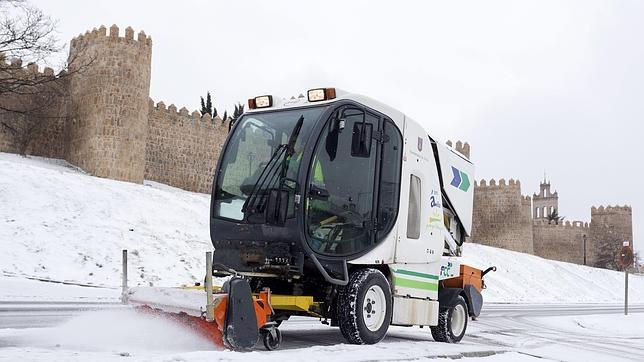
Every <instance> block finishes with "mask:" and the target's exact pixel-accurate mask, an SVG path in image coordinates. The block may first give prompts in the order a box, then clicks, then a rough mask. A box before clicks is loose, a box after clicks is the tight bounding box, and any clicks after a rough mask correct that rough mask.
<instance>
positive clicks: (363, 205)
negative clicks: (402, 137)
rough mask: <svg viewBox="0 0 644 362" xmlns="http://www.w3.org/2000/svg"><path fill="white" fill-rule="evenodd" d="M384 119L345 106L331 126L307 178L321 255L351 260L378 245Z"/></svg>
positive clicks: (312, 234)
mask: <svg viewBox="0 0 644 362" xmlns="http://www.w3.org/2000/svg"><path fill="white" fill-rule="evenodd" d="M379 122H380V117H379V116H377V115H375V114H372V113H370V112H368V111H366V110H365V109H364V108H361V107H357V106H342V107H340V108H338V110H336V111H335V112H334V113H333V114H332V116H331V117H330V119H329V120H328V121H327V124H326V126H325V128H324V129H323V131H322V134H321V135H320V138H319V140H318V143H317V145H316V148H315V151H314V153H313V157H312V159H311V163H310V169H309V172H308V180H307V187H306V189H307V191H306V197H305V228H306V232H307V241H308V243H309V246H310V247H311V249H313V251H314V252H316V253H317V254H319V255H323V256H324V255H327V256H348V255H352V254H356V253H359V252H361V251H364V250H366V249H368V248H370V247H371V246H372V245H373V243H374V240H375V235H374V229H375V225H374V220H375V218H376V213H375V212H374V204H375V200H376V198H377V192H378V191H377V189H376V188H375V180H377V178H378V176H379V174H378V173H379V169H378V168H377V164H378V163H377V161H378V149H379V146H378V143H377V142H376V139H375V137H374V136H375V135H376V133H377V131H378V129H379Z"/></svg>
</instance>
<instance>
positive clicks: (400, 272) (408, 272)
mask: <svg viewBox="0 0 644 362" xmlns="http://www.w3.org/2000/svg"><path fill="white" fill-rule="evenodd" d="M394 273H396V274H405V275H411V276H414V277H419V278H425V279H433V280H438V275H432V274H425V273H419V272H415V271H411V270H403V269H398V270H394Z"/></svg>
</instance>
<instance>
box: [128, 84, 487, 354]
mask: <svg viewBox="0 0 644 362" xmlns="http://www.w3.org/2000/svg"><path fill="white" fill-rule="evenodd" d="M473 179H474V166H473V164H472V163H471V162H470V161H469V159H468V157H466V155H464V154H463V153H461V152H458V150H455V149H454V148H452V147H451V146H448V145H445V144H442V143H440V142H437V141H436V140H435V139H434V138H432V137H431V136H429V135H428V134H427V132H426V131H425V130H424V129H423V127H422V126H421V125H420V124H419V123H417V122H415V121H413V120H412V119H410V118H409V117H407V116H405V115H404V114H403V113H401V112H399V111H397V110H395V109H393V108H391V107H389V106H387V105H385V104H382V103H380V102H377V101H375V100H372V99H370V98H367V97H364V96H360V95H356V94H350V93H347V92H343V91H341V90H338V89H334V88H318V89H311V90H309V91H308V92H307V93H306V96H303V95H302V96H300V97H299V98H291V99H281V98H278V97H274V96H272V95H263V96H258V97H254V98H251V99H249V101H248V109H247V111H246V112H245V113H244V114H243V115H242V116H241V117H240V118H239V119H238V120H237V121H236V122H235V123H234V125H233V126H232V129H231V130H230V134H229V136H228V138H227V140H226V142H225V144H224V145H223V148H222V150H221V154H220V158H219V162H218V166H217V168H216V172H215V175H214V182H213V187H212V198H211V209H210V236H211V240H212V244H213V246H214V253H212V254H211V255H212V258H211V259H209V260H208V271H207V275H206V287H207V288H206V289H208V292H207V293H206V295H207V297H206V298H202V297H201V296H200V297H195V295H196V294H194V293H193V294H191V295H192V297H185V296H183V295H184V294H189V293H191V291H190V290H185V289H178V290H174V291H172V292H169V291H162V293H165V295H166V299H170V300H181V301H182V302H180V303H176V305H174V306H170V304H172V303H169V302H165V303H156V304H155V303H154V301H155V296H154V293H151V292H150V291H149V290H148V291H145V290H142V289H145V288H139V289H138V290H136V289H137V288H133V290H131V291H130V296H129V298H130V300H131V301H132V302H135V304H139V305H147V306H149V310H150V311H154V310H163V311H164V313H165V312H170V313H174V316H175V318H176V319H178V320H181V321H184V323H185V324H190V325H192V326H194V327H195V329H198V330H201V331H202V332H203V331H207V332H206V334H207V335H208V336H209V337H210V338H212V339H213V340H214V341H215V342H217V343H218V344H221V345H224V346H227V347H229V348H233V349H248V348H253V347H254V346H255V344H256V343H257V341H258V340H259V339H260V338H261V339H263V342H264V345H265V346H266V348H267V349H275V348H277V347H278V346H279V344H280V342H281V340H282V337H281V333H280V331H279V328H278V327H279V325H280V324H281V323H282V322H283V321H286V320H288V319H289V318H290V317H291V316H311V317H316V318H320V320H321V321H322V322H323V323H326V324H329V325H331V326H336V327H339V329H340V331H341V332H342V335H343V336H344V338H345V339H346V340H347V341H348V342H349V343H353V344H373V343H377V342H378V341H380V340H382V339H383V338H384V336H385V334H386V332H387V329H388V328H389V326H390V325H397V326H428V327H430V329H431V334H432V336H433V338H434V339H435V340H436V341H440V342H448V343H455V342H458V341H460V340H461V339H462V338H463V335H464V334H465V331H466V328H467V323H468V319H469V318H470V317H472V318H474V317H477V316H478V315H479V313H480V311H481V307H482V304H483V299H482V296H481V291H482V289H483V288H484V287H485V285H484V283H483V276H484V275H485V273H487V272H488V271H490V270H492V269H493V268H489V269H488V270H486V271H482V270H479V269H476V268H472V267H469V266H467V265H463V264H461V263H460V262H459V257H458V256H457V255H459V254H460V246H461V245H462V243H463V242H464V240H465V237H466V236H467V235H468V234H469V233H470V230H471V227H472V202H473V189H474V185H473V184H472V182H471V180H473ZM209 257H210V254H209ZM212 276H216V277H224V276H232V277H231V278H230V279H229V280H228V281H227V282H226V283H225V284H224V286H223V288H222V289H221V290H220V291H219V292H218V293H214V294H211V293H210V291H209V288H210V286H209V281H210V279H211V278H212ZM148 289H149V288H148ZM193 289H194V288H193ZM199 292H200V293H202V294H203V290H200V291H199ZM173 293H174V294H173ZM182 293H183V294H182ZM168 295H176V298H174V297H170V298H168ZM190 298H192V299H195V300H196V299H199V298H201V299H199V301H200V302H201V304H199V303H200V302H196V301H195V302H194V303H192V304H191V302H189V301H188V300H189V299H190ZM203 301H205V303H203ZM161 304H163V305H161ZM204 305H205V308H204ZM169 307H172V308H169Z"/></svg>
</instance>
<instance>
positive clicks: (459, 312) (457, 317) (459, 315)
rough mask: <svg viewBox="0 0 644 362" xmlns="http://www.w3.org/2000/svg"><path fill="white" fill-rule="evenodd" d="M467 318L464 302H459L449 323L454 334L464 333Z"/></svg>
mask: <svg viewBox="0 0 644 362" xmlns="http://www.w3.org/2000/svg"><path fill="white" fill-rule="evenodd" d="M466 318H467V316H466V315H465V308H463V305H462V304H457V305H456V306H455V307H454V309H453V310H452V318H451V320H450V323H449V324H450V328H451V329H452V334H454V336H456V337H458V336H460V335H461V334H462V333H463V330H464V329H465V320H466Z"/></svg>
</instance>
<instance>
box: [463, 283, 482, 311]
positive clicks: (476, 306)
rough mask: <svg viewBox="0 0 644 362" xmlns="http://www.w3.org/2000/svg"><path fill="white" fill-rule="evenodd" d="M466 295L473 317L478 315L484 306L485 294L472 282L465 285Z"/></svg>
mask: <svg viewBox="0 0 644 362" xmlns="http://www.w3.org/2000/svg"><path fill="white" fill-rule="evenodd" d="M464 290H465V295H466V296H467V304H468V307H469V310H470V316H471V317H478V316H479V315H480V314H481V308H482V307H483V296H482V295H481V293H479V291H478V290H477V289H476V288H475V287H474V286H473V285H471V284H466V285H465V289H464Z"/></svg>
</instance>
